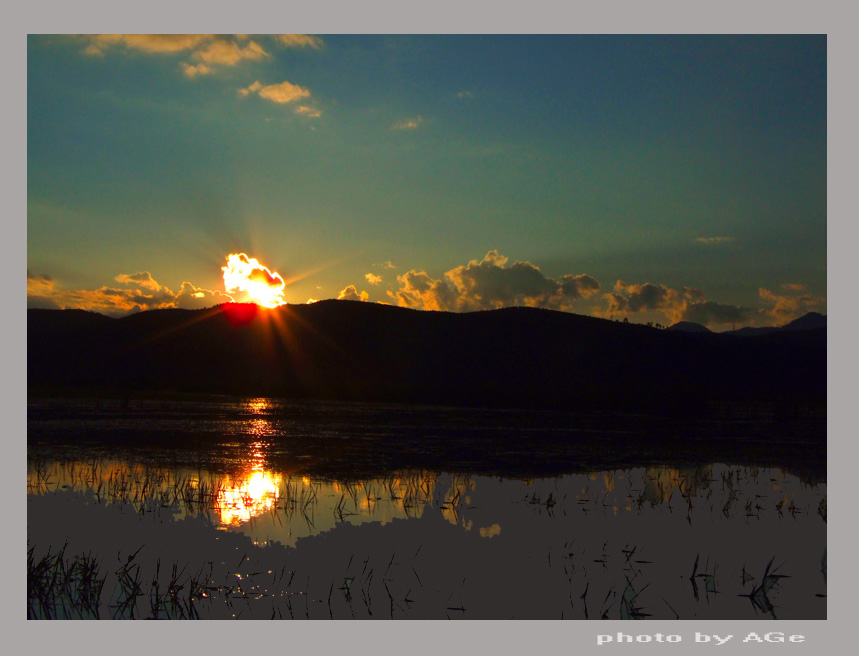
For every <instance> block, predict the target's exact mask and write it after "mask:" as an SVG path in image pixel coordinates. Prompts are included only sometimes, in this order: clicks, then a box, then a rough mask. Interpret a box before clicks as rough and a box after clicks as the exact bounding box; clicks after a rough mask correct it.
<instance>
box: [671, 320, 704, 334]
mask: <svg viewBox="0 0 859 656" xmlns="http://www.w3.org/2000/svg"><path fill="white" fill-rule="evenodd" d="M668 330H679V331H681V332H686V333H710V332H713V331H712V330H710V329H709V328H707V326H702V325H701V324H700V323H694V322H692V321H678V322H677V323H675V324H673V325H671V326H669V327H668Z"/></svg>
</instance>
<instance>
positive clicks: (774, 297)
mask: <svg viewBox="0 0 859 656" xmlns="http://www.w3.org/2000/svg"><path fill="white" fill-rule="evenodd" d="M782 287H783V288H786V289H789V290H791V291H804V290H805V289H806V288H805V285H795V284H794V283H788V284H786V285H782ZM758 294H759V295H760V297H761V299H762V300H763V301H764V302H765V303H766V304H767V305H768V306H771V307H767V308H765V309H764V310H762V311H761V312H762V314H764V315H766V316H767V317H772V319H773V320H774V321H775V323H776V325H783V324H786V323H788V322H790V321H793V320H794V319H798V318H799V317H801V316H803V315H804V314H806V313H807V312H810V311H811V310H813V309H815V308H818V307H820V306H821V305H823V304H824V303H826V299H825V298H824V297H822V296H812V295H811V294H800V295H794V294H790V295H785V294H776V293H774V292H771V291H770V290H769V289H765V288H763V287H761V288H759V289H758Z"/></svg>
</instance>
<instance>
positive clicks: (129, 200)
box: [27, 35, 827, 330]
mask: <svg viewBox="0 0 859 656" xmlns="http://www.w3.org/2000/svg"><path fill="white" fill-rule="evenodd" d="M826 47H827V42H826V37H825V36H730V37H720V36H695V37H683V36H667V37H648V36H617V37H610V36H609V37H599V36H559V37H548V36H520V37H515V36H474V37H468V36H446V37H433V36H409V37H388V36H367V37H361V36H326V35H320V36H306V35H218V36H213V35H170V36H158V35H125V36H123V35H102V36H87V37H85V36H80V37H73V36H30V37H29V38H28V41H27V176H28V177H27V197H28V207H27V269H28V280H27V283H28V285H27V286H28V307H79V308H85V309H92V310H95V311H98V312H102V313H105V314H110V315H113V316H121V315H123V314H125V313H127V312H129V311H137V310H139V309H148V308H155V307H189V308H191V307H204V306H210V305H214V304H216V303H221V302H224V301H225V300H230V298H234V299H235V300H245V298H246V297H245V296H243V294H244V292H239V293H236V292H230V294H231V296H229V297H228V296H227V295H226V294H227V293H228V290H227V289H226V288H225V282H224V277H223V272H222V267H226V266H227V265H228V261H227V256H228V255H230V254H238V253H245V254H247V256H248V258H256V259H257V260H258V261H259V263H260V264H261V266H265V267H267V269H268V270H269V271H268V272H267V273H266V274H265V276H264V277H266V279H267V280H278V279H280V280H281V282H283V283H284V284H285V287H284V288H283V298H284V299H285V300H286V302H288V303H304V302H307V301H308V300H309V299H327V298H338V297H343V298H352V299H365V300H369V301H374V302H386V303H392V304H399V305H403V306H407V307H415V308H419V309H438V310H452V311H471V310H480V309H490V308H494V307H502V306H506V305H532V306H539V307H549V308H554V309H560V310H566V311H572V312H577V313H581V314H590V315H595V316H605V317H614V318H624V317H626V318H628V319H629V320H630V321H636V322H645V321H655V322H660V323H663V324H671V323H674V322H676V321H679V320H690V321H695V322H698V323H702V324H707V325H709V326H710V327H711V328H713V329H715V330H724V329H730V328H731V326H732V325H735V326H736V327H740V326H742V325H780V324H783V323H786V322H787V321H789V320H791V319H793V318H796V317H798V316H801V315H802V314H804V313H805V312H808V311H810V310H814V311H818V312H821V313H826V295H827V289H826V274H827V271H826V265H827V262H826V247H827V243H826V211H827V197H826V174H827V171H826V162H827V159H826V157H827V151H826V136H827V106H826V95H827V87H826V71H827V65H826Z"/></svg>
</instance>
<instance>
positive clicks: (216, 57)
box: [191, 39, 271, 66]
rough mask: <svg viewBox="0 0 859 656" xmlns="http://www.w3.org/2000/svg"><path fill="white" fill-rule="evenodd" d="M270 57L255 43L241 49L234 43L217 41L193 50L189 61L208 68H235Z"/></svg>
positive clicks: (252, 42)
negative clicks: (242, 62) (247, 62)
mask: <svg viewBox="0 0 859 656" xmlns="http://www.w3.org/2000/svg"><path fill="white" fill-rule="evenodd" d="M270 56H271V55H269V54H268V53H267V52H266V51H265V50H263V48H262V46H260V45H259V44H258V43H257V42H256V41H251V42H250V43H248V44H247V45H246V46H244V47H242V46H240V45H239V44H238V43H236V42H235V41H224V40H221V39H217V40H215V41H212V42H211V43H209V44H208V45H207V46H206V47H204V48H200V49H199V50H195V51H194V52H193V53H192V54H191V59H193V60H194V61H198V62H202V63H203V64H206V65H208V66H235V65H236V64H238V63H239V62H241V61H244V60H250V61H259V60H261V59H268V58H269V57H270Z"/></svg>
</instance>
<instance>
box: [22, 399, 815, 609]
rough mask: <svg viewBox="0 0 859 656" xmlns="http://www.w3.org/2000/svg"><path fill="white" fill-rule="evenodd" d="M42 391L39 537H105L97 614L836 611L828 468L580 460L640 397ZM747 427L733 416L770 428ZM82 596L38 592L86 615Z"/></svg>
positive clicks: (34, 406)
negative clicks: (311, 397)
mask: <svg viewBox="0 0 859 656" xmlns="http://www.w3.org/2000/svg"><path fill="white" fill-rule="evenodd" d="M29 413H30V414H29V420H28V444H29V448H28V471H27V486H28V543H29V544H28V548H31V549H32V554H31V556H32V559H33V560H34V561H38V560H39V559H40V558H43V557H44V556H45V555H46V554H55V553H57V551H59V550H60V549H64V555H65V557H66V558H67V559H69V558H72V557H74V556H75V555H78V554H90V556H91V557H92V558H94V560H95V561H96V565H97V576H95V577H94V578H96V579H100V580H103V581H104V583H103V585H102V588H101V589H102V592H101V596H100V598H99V600H98V603H95V604H93V606H92V608H91V609H90V611H89V614H86V613H84V614H83V615H84V616H93V617H95V616H98V617H104V618H109V617H150V616H158V617H202V618H221V617H226V618H230V617H238V618H305V617H309V618H331V617H333V618H338V619H339V618H353V617H354V618H391V617H393V618H415V619H418V618H445V617H451V618H464V619H478V618H499V619H505V618H540V619H554V618H558V619H560V618H569V619H599V618H601V617H607V618H610V619H618V618H624V619H636V618H639V619H647V618H659V619H674V618H680V619H691V618H699V619H753V618H777V619H823V618H825V617H826V597H825V594H826V521H825V520H826V484H825V479H824V478H822V477H821V476H820V475H819V474H817V475H812V476H810V475H808V474H807V473H804V472H799V475H797V473H794V472H792V471H791V470H789V469H786V468H784V467H778V466H759V465H754V464H749V463H742V462H740V463H738V462H696V463H689V462H688V459H686V460H685V461H683V462H680V463H677V464H671V463H666V462H658V461H654V458H653V457H652V456H650V455H648V454H649V451H648V450H647V449H644V450H643V451H642V450H639V451H636V452H635V458H634V459H633V458H631V457H629V455H628V453H627V457H628V459H630V460H633V461H632V462H629V463H627V464H626V465H625V466H604V467H601V468H591V467H589V464H590V463H597V464H605V463H609V464H610V465H614V464H618V465H619V464H620V463H618V460H617V459H618V458H620V457H621V456H622V455H623V453H621V454H620V455H618V454H617V453H611V454H607V455H604V456H599V454H597V453H594V452H595V451H599V448H598V447H594V443H595V444H598V445H600V446H601V447H602V448H603V449H605V448H608V447H609V446H614V447H615V451H623V449H627V448H628V447H629V445H630V444H633V443H635V440H636V432H635V426H636V423H635V421H634V419H630V420H628V421H620V422H617V421H616V422H614V423H613V424H612V425H611V426H610V427H608V428H607V427H606V425H605V423H606V422H604V421H602V420H601V419H600V418H599V417H585V418H580V419H579V420H577V421H576V422H574V423H573V424H571V422H570V420H569V418H565V417H562V416H557V415H546V416H540V417H536V418H535V416H534V415H533V414H527V413H510V412H492V411H480V412H475V411H463V410H450V409H448V410H444V409H442V410H438V409H414V408H403V407H400V408H397V407H390V406H386V407H381V406H362V405H354V406H349V407H348V408H344V407H343V406H338V405H334V404H303V405H302V404H289V403H278V402H273V401H269V400H266V399H254V400H245V401H242V402H235V401H232V400H211V399H208V400H206V401H204V402H201V401H198V400H194V401H188V400H182V401H176V400H171V401H163V400H149V401H124V400H121V399H120V400H113V401H92V400H81V401H68V400H62V401H60V400H47V401H45V400H38V401H32V402H31V403H30V407H29ZM752 428H753V429H749V427H748V426H746V427H744V426H743V423H742V422H737V421H733V422H726V423H725V425H723V426H721V427H720V428H718V430H721V431H722V432H727V431H734V432H735V433H737V434H742V435H743V436H745V437H748V436H749V435H753V436H754V435H756V436H757V439H758V440H764V437H765V436H764V437H761V434H762V431H761V429H760V427H757V428H755V427H752ZM714 429H715V428H714V426H709V427H708V428H707V430H708V431H712V430H714ZM586 438H587V439H586ZM701 439H703V438H701ZM559 441H562V442H563V441H565V442H566V446H564V447H563V448H561V447H559V446H558V444H557V442H559ZM764 441H765V440H764ZM570 442H575V444H573V445H572V446H571V445H570ZM588 444H590V448H585V446H588ZM458 447H461V448H458ZM535 452H536V453H535ZM421 454H426V455H425V456H424V457H423V462H422V461H421V457H422V455H421ZM582 454H585V457H581V456H582ZM648 459H650V460H651V462H647V460H648ZM681 460H682V459H681ZM487 463H489V464H487ZM438 464H441V466H433V465H438ZM416 465H418V466H416ZM421 465H422V466H421ZM576 465H578V466H576ZM505 468H506V471H505ZM561 470H565V471H561ZM533 472H537V473H538V474H539V475H534V474H533ZM174 566H175V568H174ZM130 581H131V582H133V581H137V583H138V587H137V588H134V587H133V586H132V585H131V583H129V582H130ZM129 591H130V592H129ZM131 593H133V594H131ZM73 596H74V594H73V593H72V594H66V597H65V598H62V599H59V600H54V601H56V602H57V603H56V605H55V606H51V607H50V608H48V609H47V610H46V608H45V607H44V606H43V605H42V606H40V605H39V603H37V602H35V601H33V600H32V599H30V600H28V606H29V608H28V610H29V611H31V612H32V614H33V615H34V616H46V615H48V614H58V615H60V616H62V614H63V613H64V612H66V613H70V614H71V616H76V615H74V613H72V612H71V611H69V610H68V607H69V606H70V601H69V598H71V597H73Z"/></svg>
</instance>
